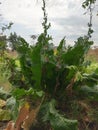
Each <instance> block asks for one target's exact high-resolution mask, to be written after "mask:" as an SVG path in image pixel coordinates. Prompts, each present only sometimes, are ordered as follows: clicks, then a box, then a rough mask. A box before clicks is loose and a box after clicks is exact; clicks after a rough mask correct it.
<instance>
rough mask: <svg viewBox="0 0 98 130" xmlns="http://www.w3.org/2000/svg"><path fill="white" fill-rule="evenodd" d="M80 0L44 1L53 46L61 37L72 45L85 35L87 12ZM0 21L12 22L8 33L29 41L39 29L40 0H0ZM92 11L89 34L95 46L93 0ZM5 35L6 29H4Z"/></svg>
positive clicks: (96, 25) (97, 36)
mask: <svg viewBox="0 0 98 130" xmlns="http://www.w3.org/2000/svg"><path fill="white" fill-rule="evenodd" d="M83 1H84V0H46V10H47V14H48V21H49V22H50V23H51V28H50V29H49V34H50V35H52V37H53V41H54V43H55V44H56V45H58V44H59V42H60V40H61V39H62V38H63V37H64V36H65V37H66V42H67V44H71V45H73V44H74V41H76V40H77V38H78V37H80V36H84V35H86V34H87V29H88V28H87V23H88V22H89V14H88V13H87V14H85V15H84V13H85V12H86V10H84V9H83V8H82V6H81V5H82V3H83ZM0 2H1V3H2V4H1V5H0V12H1V14H2V19H1V22H2V23H9V22H13V23H14V24H13V26H12V28H11V30H10V32H16V33H17V34H18V35H21V36H22V37H24V38H25V39H26V40H27V41H28V42H32V40H31V39H30V36H31V35H39V34H40V33H42V32H43V28H42V22H43V12H42V0H0ZM96 5H97V6H95V7H96V8H95V10H94V11H93V29H94V33H93V37H92V39H93V40H94V42H95V45H98V16H97V15H96V14H97V11H98V10H97V8H98V1H97V3H96ZM5 33H6V34H8V33H9V31H6V32H5Z"/></svg>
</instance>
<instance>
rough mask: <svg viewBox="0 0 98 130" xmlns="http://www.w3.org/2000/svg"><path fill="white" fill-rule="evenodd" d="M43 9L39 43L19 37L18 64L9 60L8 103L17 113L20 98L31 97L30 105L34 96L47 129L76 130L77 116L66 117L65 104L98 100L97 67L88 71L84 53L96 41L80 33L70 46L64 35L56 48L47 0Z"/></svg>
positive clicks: (40, 116)
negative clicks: (9, 89)
mask: <svg viewBox="0 0 98 130" xmlns="http://www.w3.org/2000/svg"><path fill="white" fill-rule="evenodd" d="M86 2H88V1H86ZM90 2H92V3H94V2H95V1H90ZM83 6H84V7H86V6H88V3H85V2H84V3H83ZM42 10H43V12H44V21H43V23H42V25H43V29H44V32H43V33H42V34H40V36H39V37H38V39H37V43H36V44H35V45H33V46H30V45H29V44H28V43H27V42H26V41H25V39H23V38H22V37H19V39H18V42H19V45H18V46H17V52H18V54H19V57H18V58H19V59H18V60H19V65H16V64H15V61H14V60H12V61H11V62H10V70H11V76H10V78H9V81H10V82H11V83H12V84H13V85H14V86H15V88H13V90H12V92H11V93H12V97H11V98H9V100H8V106H12V104H15V105H13V108H17V109H16V114H17V112H18V111H17V110H18V108H19V101H20V100H21V101H23V100H24V101H28V102H29V103H30V105H31V107H32V103H33V101H34V100H35V101H36V102H38V100H39V101H40V102H41V103H40V104H38V105H39V106H40V107H39V112H38V115H37V117H36V118H37V119H38V120H39V119H41V122H42V123H43V124H44V125H45V126H46V127H45V129H50V128H51V129H53V130H77V129H78V128H77V124H78V122H77V120H75V119H67V117H66V115H64V111H63V105H64V102H65V104H67V103H68V102H70V100H72V99H73V100H74V99H76V98H77V99H78V98H82V99H83V98H89V99H91V100H98V89H97V87H96V85H97V84H98V69H96V70H95V71H94V72H90V73H87V72H86V71H85V70H86V68H87V67H88V66H89V62H88V61H85V56H86V54H87V52H88V50H89V48H90V47H91V45H92V44H93V41H91V40H90V39H89V37H88V35H87V36H84V37H79V38H78V39H77V41H76V42H75V45H74V46H68V47H67V46H66V41H65V38H63V39H62V40H61V42H60V44H59V45H58V46H57V47H56V51H55V49H54V48H55V46H54V44H53V43H52V37H51V36H49V35H48V33H47V31H48V29H49V27H50V23H49V24H48V22H47V14H46V9H45V1H44V0H43V7H42ZM82 95H83V96H82ZM13 101H14V102H13ZM14 114H15V113H14ZM65 114H66V113H65ZM32 118H33V117H32ZM57 122H58V123H57ZM32 123H33V122H32ZM32 130H33V128H32Z"/></svg>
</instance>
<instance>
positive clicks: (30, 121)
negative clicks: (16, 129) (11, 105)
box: [23, 106, 39, 130]
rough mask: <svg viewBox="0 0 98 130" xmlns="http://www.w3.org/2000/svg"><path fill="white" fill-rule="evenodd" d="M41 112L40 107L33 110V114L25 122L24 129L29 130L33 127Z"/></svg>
mask: <svg viewBox="0 0 98 130" xmlns="http://www.w3.org/2000/svg"><path fill="white" fill-rule="evenodd" d="M38 112H39V106H38V107H37V108H35V109H32V110H31V112H30V113H29V114H28V117H27V118H26V119H25V120H24V122H23V129H24V130H29V129H30V127H31V125H32V124H33V123H34V122H35V121H36V116H37V114H38Z"/></svg>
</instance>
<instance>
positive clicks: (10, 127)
mask: <svg viewBox="0 0 98 130" xmlns="http://www.w3.org/2000/svg"><path fill="white" fill-rule="evenodd" d="M14 124H15V123H14V122H13V121H10V122H9V123H8V124H7V127H6V129H4V130H15V129H14Z"/></svg>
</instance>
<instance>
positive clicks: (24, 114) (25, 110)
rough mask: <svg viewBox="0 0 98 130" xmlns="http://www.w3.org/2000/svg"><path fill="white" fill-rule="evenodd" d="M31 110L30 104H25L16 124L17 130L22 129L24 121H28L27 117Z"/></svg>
mask: <svg viewBox="0 0 98 130" xmlns="http://www.w3.org/2000/svg"><path fill="white" fill-rule="evenodd" d="M29 108H30V105H29V103H25V105H24V106H23V107H22V108H21V109H20V112H19V115H18V118H17V120H16V123H15V130H20V129H21V124H22V123H23V121H24V120H25V119H26V117H27V116H28V114H29Z"/></svg>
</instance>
